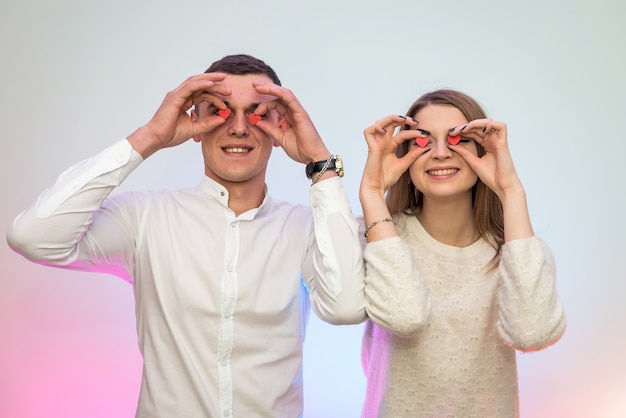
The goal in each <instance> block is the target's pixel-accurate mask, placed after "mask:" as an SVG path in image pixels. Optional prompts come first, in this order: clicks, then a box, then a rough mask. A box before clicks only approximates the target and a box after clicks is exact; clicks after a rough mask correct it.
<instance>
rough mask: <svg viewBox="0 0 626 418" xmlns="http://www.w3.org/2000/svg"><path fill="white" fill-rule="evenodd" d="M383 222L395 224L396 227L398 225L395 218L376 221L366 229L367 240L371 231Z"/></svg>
mask: <svg viewBox="0 0 626 418" xmlns="http://www.w3.org/2000/svg"><path fill="white" fill-rule="evenodd" d="M381 222H393V224H394V225H395V224H396V221H394V220H393V218H385V219H379V220H377V221H374V222H372V223H371V224H369V225H368V226H367V227H366V228H365V233H364V234H363V235H365V238H367V233H368V232H370V229H372V228H373V227H375V226H376V225H378V224H379V223H381Z"/></svg>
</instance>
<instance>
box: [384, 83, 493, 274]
mask: <svg viewBox="0 0 626 418" xmlns="http://www.w3.org/2000/svg"><path fill="white" fill-rule="evenodd" d="M428 105H447V106H454V107H455V108H457V109H459V111H461V113H462V114H463V116H465V118H466V119H467V120H468V121H472V120H474V119H484V118H486V117H487V115H486V113H485V111H484V110H483V108H482V107H481V106H480V104H478V102H477V101H476V100H474V99H472V98H471V97H469V96H468V95H466V94H464V93H461V92H459V91H455V90H445V89H442V90H436V91H433V92H430V93H426V94H424V95H422V96H421V97H420V98H418V99H417V100H416V101H415V102H414V103H413V104H412V105H411V107H410V108H409V110H408V112H407V113H406V115H407V116H411V117H413V116H415V115H416V114H417V112H419V111H420V110H421V109H422V108H424V107H426V106H428ZM405 129H409V128H408V126H405ZM476 147H477V148H478V156H479V157H482V156H483V155H485V149H484V148H483V147H482V146H481V145H480V144H478V143H477V144H476ZM408 149H409V142H408V141H405V142H404V143H403V144H402V145H400V146H399V147H398V149H397V150H396V155H397V156H398V157H402V156H404V155H405V154H406V153H407V152H408ZM386 200H387V206H388V208H389V211H390V212H391V214H392V215H396V214H399V213H402V212H405V213H409V214H417V213H419V211H420V209H421V208H422V205H423V200H424V196H423V195H422V193H421V192H420V191H419V190H417V189H416V188H415V186H414V185H413V182H411V177H410V175H409V171H408V170H407V171H405V172H404V174H402V176H401V177H400V179H399V180H398V181H397V182H396V183H395V184H394V185H392V186H391V187H389V189H388V190H387V194H386ZM472 204H473V207H474V226H475V227H476V231H477V232H478V234H479V235H480V236H481V237H482V238H483V239H485V240H486V241H487V242H488V243H489V244H490V245H491V246H492V247H493V248H494V249H495V250H496V255H495V256H494V258H493V259H492V261H491V263H489V264H490V270H491V269H493V268H495V267H496V266H497V265H498V262H499V261H500V249H501V248H502V245H503V244H504V215H503V213H502V204H501V203H500V199H498V196H497V195H496V194H495V193H494V192H493V191H492V190H491V189H490V188H489V187H487V186H486V185H485V184H484V183H483V182H482V181H481V180H480V179H478V181H477V182H476V184H475V185H474V187H473V188H472Z"/></svg>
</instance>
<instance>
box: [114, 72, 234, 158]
mask: <svg viewBox="0 0 626 418" xmlns="http://www.w3.org/2000/svg"><path fill="white" fill-rule="evenodd" d="M225 77H226V76H225V75H224V74H221V73H205V74H200V75H196V76H192V77H189V78H188V79H187V80H185V81H184V82H183V83H182V84H180V85H179V86H178V87H176V88H175V89H174V90H172V91H170V92H169V93H167V95H166V96H165V99H164V100H163V103H161V106H159V108H158V109H157V111H156V113H155V114H154V116H153V117H152V119H150V121H149V122H148V123H147V124H145V125H144V126H142V127H140V128H138V129H137V130H136V131H135V132H133V133H132V134H131V135H129V136H128V137H127V138H126V139H127V140H128V142H130V144H131V146H132V147H133V148H134V149H135V151H137V152H138V153H139V154H141V156H142V157H143V158H144V159H146V158H148V157H149V156H150V155H152V154H154V153H155V152H156V151H158V150H160V149H162V148H168V147H175V146H177V145H180V144H182V143H183V142H186V141H187V140H188V139H189V138H192V137H194V136H199V135H200V134H203V133H206V132H209V131H211V130H213V129H215V128H216V127H217V126H219V125H221V124H222V123H224V119H223V118H222V117H220V116H218V115H216V116H215V117H208V118H204V119H202V120H192V118H191V116H190V115H189V114H188V113H187V111H188V110H189V109H190V108H191V107H192V106H194V105H197V104H200V103H203V102H208V103H212V104H213V105H214V106H215V107H216V108H218V109H226V104H225V103H224V101H223V100H222V99H220V98H219V97H218V96H216V94H219V95H221V96H228V95H230V93H231V92H230V90H229V89H228V88H226V87H224V86H223V85H221V84H219V82H220V81H222V80H224V78H225Z"/></svg>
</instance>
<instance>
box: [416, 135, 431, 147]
mask: <svg viewBox="0 0 626 418" xmlns="http://www.w3.org/2000/svg"><path fill="white" fill-rule="evenodd" d="M415 143H416V144H417V145H418V146H419V147H421V148H424V147H425V146H426V145H428V138H422V137H418V138H416V139H415Z"/></svg>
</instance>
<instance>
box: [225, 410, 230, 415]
mask: <svg viewBox="0 0 626 418" xmlns="http://www.w3.org/2000/svg"><path fill="white" fill-rule="evenodd" d="M224 416H225V417H229V416H230V411H229V410H228V409H227V410H226V411H224Z"/></svg>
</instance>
